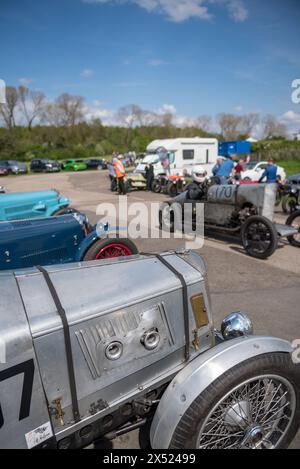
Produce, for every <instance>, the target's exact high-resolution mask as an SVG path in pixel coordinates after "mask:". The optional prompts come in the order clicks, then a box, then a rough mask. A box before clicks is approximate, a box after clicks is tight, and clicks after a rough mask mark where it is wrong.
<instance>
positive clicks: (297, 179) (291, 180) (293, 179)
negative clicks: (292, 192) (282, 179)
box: [287, 173, 300, 186]
mask: <svg viewBox="0 0 300 469" xmlns="http://www.w3.org/2000/svg"><path fill="white" fill-rule="evenodd" d="M287 183H288V184H293V185H295V186H300V173H297V174H294V175H293V176H289V177H288V178H287Z"/></svg>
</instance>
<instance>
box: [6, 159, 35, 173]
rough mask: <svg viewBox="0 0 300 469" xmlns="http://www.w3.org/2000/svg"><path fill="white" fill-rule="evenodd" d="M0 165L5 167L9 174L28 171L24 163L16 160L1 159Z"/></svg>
mask: <svg viewBox="0 0 300 469" xmlns="http://www.w3.org/2000/svg"><path fill="white" fill-rule="evenodd" d="M1 166H4V167H5V168H7V171H8V173H9V174H26V173H28V168H27V165H26V163H21V162H20V161H16V160H7V161H1Z"/></svg>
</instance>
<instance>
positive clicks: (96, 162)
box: [84, 158, 107, 169]
mask: <svg viewBox="0 0 300 469" xmlns="http://www.w3.org/2000/svg"><path fill="white" fill-rule="evenodd" d="M84 163H85V164H86V166H87V169H107V163H106V161H105V160H102V159H97V158H91V159H89V160H84Z"/></svg>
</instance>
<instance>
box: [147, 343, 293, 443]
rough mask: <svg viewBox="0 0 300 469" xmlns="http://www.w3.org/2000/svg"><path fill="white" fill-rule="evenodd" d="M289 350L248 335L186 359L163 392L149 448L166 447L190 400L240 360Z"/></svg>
mask: <svg viewBox="0 0 300 469" xmlns="http://www.w3.org/2000/svg"><path fill="white" fill-rule="evenodd" d="M277 352H284V353H292V352H293V349H292V346H291V344H290V343H289V342H287V341H284V340H281V339H276V338H272V337H251V338H245V337H244V338H241V339H234V340H231V341H228V342H224V343H222V344H220V345H218V346H216V347H214V348H213V349H211V350H209V351H208V352H205V353H204V354H203V355H200V356H199V357H197V358H196V359H195V360H193V361H192V362H190V363H189V364H188V365H187V366H186V367H185V368H184V369H183V370H182V371H181V372H180V373H178V375H177V376H176V377H175V378H174V380H173V381H172V382H171V383H170V385H169V387H168V389H167V390H166V392H165V393H164V395H163V397H162V399H161V401H160V403H159V406H158V409H157V411H156V414H155V416H154V419H153V422H152V426H151V434H150V438H151V445H152V448H153V449H168V448H169V446H170V443H171V440H172V437H173V434H174V431H175V429H176V427H177V425H178V424H179V421H180V420H181V417H182V416H183V414H184V413H185V412H186V411H187V410H188V408H189V407H190V405H191V404H192V402H193V401H194V400H195V399H196V398H197V396H199V394H201V393H202V392H203V391H204V390H205V389H206V388H207V387H208V386H209V385H210V384H212V383H213V382H214V381H215V380H216V379H218V378H220V376H222V375H223V374H225V373H226V372H227V371H229V370H230V369H232V368H233V367H235V366H237V365H239V364H240V363H242V362H244V361H246V360H249V359H251V358H253V357H257V356H259V355H264V354H266V353H277Z"/></svg>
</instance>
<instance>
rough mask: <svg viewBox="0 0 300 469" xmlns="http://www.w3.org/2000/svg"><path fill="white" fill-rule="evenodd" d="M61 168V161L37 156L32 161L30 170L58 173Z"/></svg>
mask: <svg viewBox="0 0 300 469" xmlns="http://www.w3.org/2000/svg"><path fill="white" fill-rule="evenodd" d="M60 169H61V168H60V164H59V163H57V162H56V161H52V160H48V159H38V158H35V159H34V160H31V163H30V171H31V172H33V173H58V172H59V171H60Z"/></svg>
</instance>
